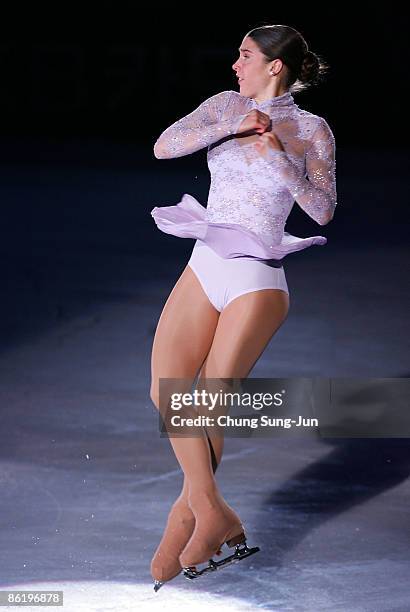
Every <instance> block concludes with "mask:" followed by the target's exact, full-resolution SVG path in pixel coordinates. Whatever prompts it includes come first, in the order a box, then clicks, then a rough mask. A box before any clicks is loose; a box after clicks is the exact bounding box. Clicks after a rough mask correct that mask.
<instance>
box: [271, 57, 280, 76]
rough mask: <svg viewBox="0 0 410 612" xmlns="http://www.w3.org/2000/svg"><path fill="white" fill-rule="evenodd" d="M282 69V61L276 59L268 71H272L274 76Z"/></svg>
mask: <svg viewBox="0 0 410 612" xmlns="http://www.w3.org/2000/svg"><path fill="white" fill-rule="evenodd" d="M282 68H283V62H282V60H281V59H280V58H279V57H276V58H275V59H274V60H272V62H271V63H270V67H269V71H271V70H272V72H274V73H275V74H278V73H279V72H280V71H281V70H282Z"/></svg>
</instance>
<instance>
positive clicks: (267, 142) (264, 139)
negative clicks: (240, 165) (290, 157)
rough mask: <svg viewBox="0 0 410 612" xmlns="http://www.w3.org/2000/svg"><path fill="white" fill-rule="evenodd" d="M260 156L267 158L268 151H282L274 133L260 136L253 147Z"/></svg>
mask: <svg viewBox="0 0 410 612" xmlns="http://www.w3.org/2000/svg"><path fill="white" fill-rule="evenodd" d="M253 146H254V147H255V149H256V150H257V151H258V153H259V154H260V155H262V156H263V157H266V156H267V153H268V151H269V149H272V150H274V151H284V150H285V149H284V147H283V145H282V143H281V141H280V140H279V138H278V136H277V135H276V134H275V132H266V133H265V134H261V135H260V136H259V138H258V140H257V141H256V142H255V143H254V145H253Z"/></svg>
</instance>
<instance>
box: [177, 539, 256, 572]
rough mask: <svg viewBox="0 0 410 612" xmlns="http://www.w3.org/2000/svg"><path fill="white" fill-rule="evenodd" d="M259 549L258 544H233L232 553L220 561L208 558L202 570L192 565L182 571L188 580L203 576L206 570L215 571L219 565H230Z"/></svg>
mask: <svg viewBox="0 0 410 612" xmlns="http://www.w3.org/2000/svg"><path fill="white" fill-rule="evenodd" d="M259 550H260V548H259V546H254V547H253V548H248V547H247V545H246V544H237V545H236V546H235V552H234V553H233V554H232V555H228V556H227V557H225V558H224V559H221V560H220V561H214V560H213V559H209V561H208V566H207V567H204V568H203V569H202V570H196V569H194V568H193V567H184V568H183V573H184V576H185V578H188V580H193V579H194V578H199V577H200V576H203V575H204V574H206V573H207V572H215V571H216V570H217V569H219V568H220V567H225V566H226V565H230V564H231V563H237V562H238V561H241V560H242V559H246V557H250V555H254V554H255V553H256V552H259Z"/></svg>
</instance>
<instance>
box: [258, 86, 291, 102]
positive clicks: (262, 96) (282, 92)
mask: <svg viewBox="0 0 410 612" xmlns="http://www.w3.org/2000/svg"><path fill="white" fill-rule="evenodd" d="M286 93H290V92H289V90H288V89H280V90H279V91H275V92H273V93H272V94H270V93H268V94H266V93H265V94H260V95H258V96H255V97H254V98H252V99H253V100H255V102H256V104H262V102H266V101H267V100H272V99H273V98H280V97H281V96H284V95H285V94H286Z"/></svg>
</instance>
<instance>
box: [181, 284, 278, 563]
mask: <svg viewBox="0 0 410 612" xmlns="http://www.w3.org/2000/svg"><path fill="white" fill-rule="evenodd" d="M288 310H289V297H288V294H287V293H286V292H284V291H282V290H279V289H265V290H260V291H255V292H251V293H247V294H245V295H242V296H240V297H238V298H236V299H235V300H233V301H232V302H231V303H230V304H229V305H228V306H227V307H226V308H225V309H224V310H223V311H222V313H221V314H220V317H219V320H218V325H217V328H216V331H215V336H214V339H213V342H212V346H211V348H210V351H209V353H208V355H207V358H206V360H205V362H204V364H203V367H202V369H201V372H200V376H199V381H198V382H201V383H202V384H204V383H205V385H206V379H207V378H212V379H217V378H218V379H221V382H223V379H229V378H246V377H247V376H248V374H249V372H250V371H251V369H252V368H253V366H254V365H255V363H256V362H257V360H258V359H259V357H260V356H261V354H262V353H263V351H264V349H265V348H266V346H267V345H268V343H269V341H270V339H271V338H272V336H273V335H274V334H275V332H276V331H277V330H278V329H279V327H280V326H281V325H282V323H283V322H284V320H285V319H286V316H287V313H288ZM208 434H209V436H210V439H211V441H212V444H213V446H214V447H215V448H218V449H220V451H221V449H222V448H223V436H222V433H221V431H220V430H218V431H217V432H216V433H215V430H213V428H210V429H209V430H208ZM188 482H189V504H190V506H191V508H192V511H193V513H194V515H195V518H196V524H195V529H194V532H193V534H192V536H191V538H190V540H189V542H188V544H187V545H186V547H185V548H184V550H183V552H182V554H181V556H180V562H181V565H182V567H188V566H190V567H192V566H195V565H196V564H198V563H201V562H203V561H206V560H207V559H209V558H210V557H211V556H212V554H214V553H215V552H216V550H218V549H219V547H220V546H221V545H222V544H223V542H224V541H226V540H227V539H228V538H233V537H234V536H235V535H238V534H239V533H240V532H241V530H242V525H241V523H240V521H239V518H238V517H237V516H236V515H235V513H233V511H232V509H230V508H229V506H228V507H226V505H225V504H223V500H222V503H220V499H219V496H218V495H214V494H213V491H212V489H209V490H207V489H205V488H203V486H202V483H200V486H198V481H196V480H195V479H194V478H191V477H190V476H189V475H188Z"/></svg>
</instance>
